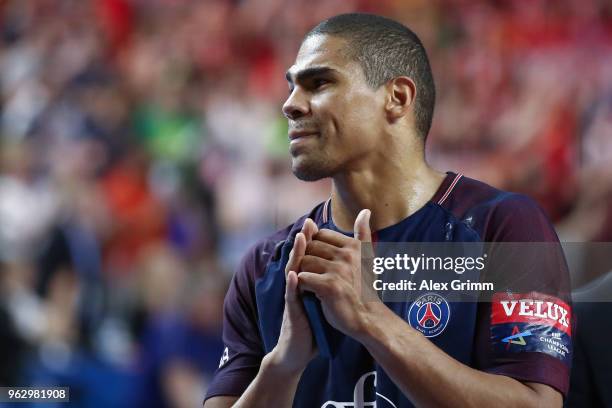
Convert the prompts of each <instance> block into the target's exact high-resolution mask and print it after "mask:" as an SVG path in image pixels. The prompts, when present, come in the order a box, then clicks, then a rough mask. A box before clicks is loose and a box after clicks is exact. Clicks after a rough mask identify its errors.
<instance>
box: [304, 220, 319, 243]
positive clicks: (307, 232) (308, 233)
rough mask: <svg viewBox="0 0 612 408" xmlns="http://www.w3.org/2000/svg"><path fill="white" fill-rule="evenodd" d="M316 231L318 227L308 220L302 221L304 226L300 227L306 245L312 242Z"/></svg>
mask: <svg viewBox="0 0 612 408" xmlns="http://www.w3.org/2000/svg"><path fill="white" fill-rule="evenodd" d="M318 231H319V227H317V224H316V223H315V222H314V221H313V220H311V219H310V218H306V220H305V221H304V225H302V232H303V233H304V236H305V237H306V242H307V243H308V242H310V241H312V237H313V236H314V234H316V233H317V232H318Z"/></svg>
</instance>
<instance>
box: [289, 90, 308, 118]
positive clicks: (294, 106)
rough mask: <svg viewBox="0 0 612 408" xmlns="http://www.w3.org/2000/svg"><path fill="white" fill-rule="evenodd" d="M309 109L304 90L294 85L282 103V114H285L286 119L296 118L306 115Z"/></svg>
mask: <svg viewBox="0 0 612 408" xmlns="http://www.w3.org/2000/svg"><path fill="white" fill-rule="evenodd" d="M309 109H310V108H309V104H308V100H307V98H306V96H305V95H304V92H302V91H300V89H299V88H298V87H296V88H295V89H293V91H292V92H291V94H289V97H288V98H287V100H286V101H285V103H284V104H283V115H285V117H286V118H287V119H291V120H296V119H298V118H300V117H302V116H304V115H307V114H308V111H309Z"/></svg>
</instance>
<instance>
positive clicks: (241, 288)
mask: <svg viewBox="0 0 612 408" xmlns="http://www.w3.org/2000/svg"><path fill="white" fill-rule="evenodd" d="M262 252H263V250H262V249H261V246H256V247H254V248H252V249H251V250H250V251H249V252H248V253H247V254H246V255H245V256H244V257H243V259H242V261H241V262H240V265H239V267H238V269H237V271H236V273H235V275H234V277H233V278H232V281H231V283H230V287H229V289H228V291H227V294H226V296H225V301H224V303H223V335H222V337H223V343H224V349H223V354H222V355H221V356H220V358H221V359H220V361H219V368H218V369H217V371H216V372H215V374H214V377H213V379H212V381H211V383H210V384H209V386H208V390H207V393H206V397H205V401H206V399H209V398H211V397H214V396H220V395H230V396H240V395H242V393H243V392H244V391H245V390H246V388H247V387H248V385H249V384H250V383H251V381H252V380H253V379H254V378H255V376H256V375H257V372H258V371H259V366H260V363H261V360H262V358H263V356H264V354H265V353H264V348H263V344H262V340H261V336H260V333H259V327H258V323H257V321H258V320H257V306H256V301H255V292H254V284H253V282H254V276H255V274H256V269H257V268H260V267H262V262H261V254H262Z"/></svg>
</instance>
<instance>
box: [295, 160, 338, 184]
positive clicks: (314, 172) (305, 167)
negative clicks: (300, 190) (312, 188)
mask: <svg viewBox="0 0 612 408" xmlns="http://www.w3.org/2000/svg"><path fill="white" fill-rule="evenodd" d="M291 171H292V172H293V174H294V175H295V177H297V178H298V179H300V180H302V181H317V180H321V179H324V178H327V177H331V176H332V175H333V171H331V170H330V169H329V167H328V166H326V165H325V164H324V163H316V162H315V161H311V160H305V158H304V157H299V156H298V157H294V158H293V161H292V166H291Z"/></svg>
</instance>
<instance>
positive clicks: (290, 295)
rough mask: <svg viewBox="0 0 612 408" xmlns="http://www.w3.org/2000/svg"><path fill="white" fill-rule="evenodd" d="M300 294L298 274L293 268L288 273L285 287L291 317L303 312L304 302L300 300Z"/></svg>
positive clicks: (287, 306)
mask: <svg viewBox="0 0 612 408" xmlns="http://www.w3.org/2000/svg"><path fill="white" fill-rule="evenodd" d="M299 299H300V298H299V294H298V275H297V273H296V272H295V271H293V270H291V271H289V272H288V273H287V281H286V287H285V309H286V311H287V315H288V317H289V319H294V318H295V317H297V316H299V314H300V313H303V312H302V310H303V309H302V307H303V306H302V302H299V301H298V300H299Z"/></svg>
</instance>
